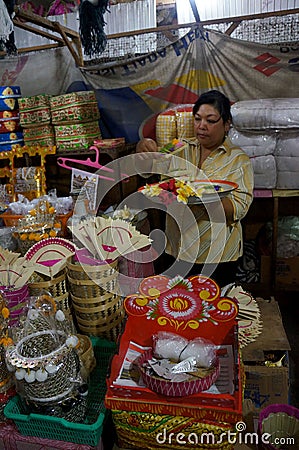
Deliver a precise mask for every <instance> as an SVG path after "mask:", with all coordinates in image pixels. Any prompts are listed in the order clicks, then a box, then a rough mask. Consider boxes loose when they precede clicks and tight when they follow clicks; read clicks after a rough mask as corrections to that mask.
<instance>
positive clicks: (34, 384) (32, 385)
mask: <svg viewBox="0 0 299 450" xmlns="http://www.w3.org/2000/svg"><path fill="white" fill-rule="evenodd" d="M16 357H17V358H19V360H20V363H19V364H20V367H21V365H22V367H23V366H24V367H27V368H28V367H30V364H29V361H34V360H36V361H37V362H38V366H36V367H34V371H36V370H37V368H39V367H41V368H43V367H46V366H47V364H48V365H49V364H52V365H55V366H56V369H55V370H54V371H53V372H52V373H49V375H48V378H47V379H46V380H45V381H43V382H40V381H37V380H34V381H29V380H28V381H26V377H25V378H22V379H18V380H17V389H18V391H19V392H22V395H23V396H24V397H25V398H26V399H27V400H32V401H37V402H39V401H41V402H46V401H54V400H55V401H58V400H59V399H60V398H63V397H65V394H66V393H68V392H69V391H71V390H72V389H73V386H74V382H73V381H72V380H74V379H75V378H76V376H77V374H78V372H79V370H78V361H79V359H78V355H77V353H76V351H75V350H74V349H68V348H67V346H66V344H65V336H64V334H63V333H60V332H56V331H55V330H48V331H38V332H36V333H32V334H30V335H28V336H25V337H24V338H23V339H21V340H20V341H19V342H18V344H17V346H16ZM28 364H29V365H28ZM31 370H33V369H31Z"/></svg>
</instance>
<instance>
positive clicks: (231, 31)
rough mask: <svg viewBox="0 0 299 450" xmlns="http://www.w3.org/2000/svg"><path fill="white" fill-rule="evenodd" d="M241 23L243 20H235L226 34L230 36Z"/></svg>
mask: <svg viewBox="0 0 299 450" xmlns="http://www.w3.org/2000/svg"><path fill="white" fill-rule="evenodd" d="M240 23H242V20H237V21H235V22H233V23H232V24H231V25H230V26H229V27H228V29H227V30H226V32H225V33H224V34H227V35H228V36H230V35H231V34H232V33H233V32H234V31H235V29H236V28H238V26H239V25H240Z"/></svg>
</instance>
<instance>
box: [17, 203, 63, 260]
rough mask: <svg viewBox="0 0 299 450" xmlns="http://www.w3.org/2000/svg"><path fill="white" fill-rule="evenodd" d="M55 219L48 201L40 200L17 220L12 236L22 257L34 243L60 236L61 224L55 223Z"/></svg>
mask: <svg viewBox="0 0 299 450" xmlns="http://www.w3.org/2000/svg"><path fill="white" fill-rule="evenodd" d="M55 217H56V211H55V208H54V207H53V206H52V205H51V204H50V203H49V202H48V201H44V200H42V201H40V202H39V203H38V204H37V205H36V207H35V208H33V209H32V210H31V211H29V213H28V214H27V215H26V216H24V217H23V218H21V219H19V220H18V224H17V225H16V226H15V227H14V236H15V238H16V239H17V242H18V246H19V250H20V252H21V253H22V254H23V255H24V254H25V253H26V252H27V250H28V249H29V248H30V247H31V246H32V245H33V244H35V243H36V242H39V241H41V240H42V239H47V238H49V237H57V236H58V235H60V234H61V223H60V222H58V221H56V220H55Z"/></svg>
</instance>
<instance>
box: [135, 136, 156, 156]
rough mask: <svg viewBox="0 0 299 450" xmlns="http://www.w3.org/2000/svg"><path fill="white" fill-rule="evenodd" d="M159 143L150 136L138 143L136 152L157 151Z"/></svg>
mask: <svg viewBox="0 0 299 450" xmlns="http://www.w3.org/2000/svg"><path fill="white" fill-rule="evenodd" d="M157 151H158V146H157V143H156V142H155V141H154V140H153V139H150V138H144V139H141V140H140V141H139V142H138V144H137V145H136V153H144V152H157Z"/></svg>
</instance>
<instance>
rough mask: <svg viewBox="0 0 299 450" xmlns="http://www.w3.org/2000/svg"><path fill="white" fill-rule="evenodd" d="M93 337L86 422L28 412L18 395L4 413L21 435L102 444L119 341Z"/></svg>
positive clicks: (92, 444) (86, 443)
mask: <svg viewBox="0 0 299 450" xmlns="http://www.w3.org/2000/svg"><path fill="white" fill-rule="evenodd" d="M90 339H91V341H92V346H93V350H94V354H95V357H96V361H97V365H96V367H95V369H94V370H93V371H92V373H91V375H90V381H89V391H88V400H87V411H86V420H85V423H73V422H68V421H67V420H65V419H62V418H59V417H52V416H43V415H39V414H24V413H22V401H21V399H20V397H19V396H18V395H16V396H15V397H13V398H12V399H10V400H9V402H8V403H7V405H6V406H5V408H4V415H5V416H6V417H7V418H8V419H12V420H13V421H14V423H15V424H16V427H17V429H18V431H19V432H20V433H21V434H23V435H25V436H35V437H40V438H47V439H52V440H59V441H66V442H74V443H76V444H85V445H90V446H96V445H97V444H98V442H99V440H100V437H101V435H102V432H103V424H104V419H105V417H106V408H105V406H104V398H105V394H106V374H107V368H108V365H109V361H110V358H111V356H112V355H113V354H114V352H115V350H116V344H115V343H114V342H110V341H106V340H104V339H100V338H98V337H93V336H92V337H90Z"/></svg>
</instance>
